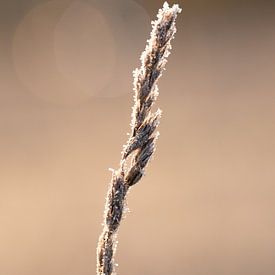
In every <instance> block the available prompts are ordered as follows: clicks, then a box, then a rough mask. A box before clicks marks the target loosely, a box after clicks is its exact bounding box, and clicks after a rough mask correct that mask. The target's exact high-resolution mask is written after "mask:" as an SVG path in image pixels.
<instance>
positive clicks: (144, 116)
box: [97, 2, 181, 275]
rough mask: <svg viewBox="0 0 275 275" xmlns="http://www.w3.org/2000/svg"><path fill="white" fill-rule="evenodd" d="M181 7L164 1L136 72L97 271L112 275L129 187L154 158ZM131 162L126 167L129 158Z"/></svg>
mask: <svg viewBox="0 0 275 275" xmlns="http://www.w3.org/2000/svg"><path fill="white" fill-rule="evenodd" d="M180 12H181V9H180V8H179V6H178V5H173V6H172V7H171V8H170V7H169V5H168V3H167V2H165V3H164V5H163V8H162V9H160V10H159V12H158V14H157V19H156V20H155V21H153V22H152V32H151V36H150V39H149V40H148V41H147V42H148V43H147V45H146V48H145V50H144V52H143V53H142V54H141V58H140V60H141V66H140V68H139V69H136V70H135V71H134V72H133V76H134V82H133V85H134V93H135V94H134V106H133V110H132V121H131V133H130V135H129V139H128V141H127V143H126V145H124V146H123V151H122V158H121V161H120V167H119V168H118V169H117V170H116V171H115V170H113V175H112V180H111V183H110V187H109V190H108V194H107V198H106V204H105V212H104V221H103V231H102V234H101V235H100V238H99V242H98V247H97V274H98V275H111V274H115V273H114V272H115V271H114V255H115V249H116V234H117V231H118V229H119V226H120V222H121V219H122V217H123V213H124V207H125V200H126V196H127V192H128V190H129V188H131V187H132V186H133V185H135V184H136V183H137V182H138V181H139V180H140V179H141V178H142V176H143V174H144V170H145V168H146V166H147V164H148V162H149V160H150V159H151V157H152V155H153V153H154V151H155V144H156V140H157V137H158V132H156V128H157V126H158V124H159V121H160V116H161V111H160V110H157V111H156V112H152V111H151V108H152V105H153V104H154V102H155V101H156V99H157V97H158V87H157V81H158V79H159V78H160V76H161V74H162V72H163V70H164V67H165V64H166V63H167V57H168V56H169V54H170V50H171V43H170V42H171V40H172V39H173V38H174V35H175V33H176V27H175V21H176V18H177V15H178V13H180ZM129 159H130V160H131V161H130V165H129V167H126V162H127V160H129Z"/></svg>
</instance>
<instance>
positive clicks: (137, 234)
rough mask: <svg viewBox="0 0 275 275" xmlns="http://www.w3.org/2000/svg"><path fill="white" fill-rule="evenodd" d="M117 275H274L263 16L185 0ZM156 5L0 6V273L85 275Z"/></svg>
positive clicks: (273, 14)
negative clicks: (154, 140) (151, 151)
mask: <svg viewBox="0 0 275 275" xmlns="http://www.w3.org/2000/svg"><path fill="white" fill-rule="evenodd" d="M179 4H181V6H183V12H182V14H181V15H180V17H179V20H178V33H177V36H176V39H175V40H174V41H173V52H172V54H171V56H170V57H169V62H168V65H167V71H166V72H165V74H164V76H163V78H162V79H161V80H160V83H159V88H160V96H159V100H158V106H159V107H160V108H161V109H162V110H163V117H162V121H161V125H160V129H159V130H160V132H161V136H160V139H159V141H158V147H157V152H156V155H155V157H154V161H153V162H152V163H151V164H150V166H149V167H148V169H147V174H146V177H145V178H144V179H143V180H142V181H141V182H140V184H138V185H137V186H135V187H134V188H133V190H132V191H131V193H130V196H129V199H128V206H129V208H130V211H131V212H130V213H129V214H128V215H127V218H126V219H125V220H124V221H123V224H122V226H121V230H120V233H119V246H118V253H117V262H118V263H119V267H118V273H119V274H120V275H126V274H127V275H130V274H131V275H167V274H169V275H170V274H173V275H174V274H175V275H273V274H275V262H274V258H275V218H274V217H275V168H274V161H275V83H274V79H275V52H274V44H275V29H274V24H275V19H274V18H275V6H274V4H272V1H253V0H250V1H248V0H247V1H245V0H239V1H232V0H231V1H229V0H219V1H214V0H203V1H202V0H186V1H184V3H183V1H180V2H179ZM161 5H162V1H158V0H155V1H146V0H139V1H132V0H115V1H111V0H109V1H107V0H101V1H99V0H98V1H92V0H90V1H88V0H78V1H72V0H53V1H44V0H37V1H31V0H13V1H4V0H2V1H1V2H0V72H1V73H0V133H1V136H0V161H1V165H0V167H1V168H0V170H1V172H0V225H1V226H0V244H1V245H0V275H90V274H95V250H96V243H97V238H98V235H99V233H100V231H101V222H102V213H103V206H104V197H105V194H106V190H107V184H108V182H109V180H110V176H111V174H110V172H109V171H108V168H109V167H112V168H116V167H117V165H118V162H119V158H120V151H121V148H122V145H123V143H124V142H125V140H126V138H127V136H126V133H127V131H129V123H130V112H131V104H132V91H131V89H132V70H133V69H134V68H135V67H137V66H138V65H139V56H140V53H141V51H142V50H143V48H144V46H145V42H146V39H147V38H148V34H149V32H150V20H152V19H154V17H155V14H156V11H157V9H158V8H159V7H161Z"/></svg>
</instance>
